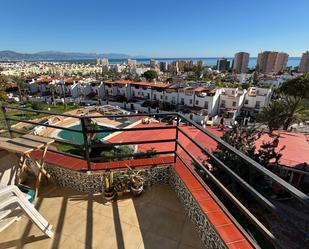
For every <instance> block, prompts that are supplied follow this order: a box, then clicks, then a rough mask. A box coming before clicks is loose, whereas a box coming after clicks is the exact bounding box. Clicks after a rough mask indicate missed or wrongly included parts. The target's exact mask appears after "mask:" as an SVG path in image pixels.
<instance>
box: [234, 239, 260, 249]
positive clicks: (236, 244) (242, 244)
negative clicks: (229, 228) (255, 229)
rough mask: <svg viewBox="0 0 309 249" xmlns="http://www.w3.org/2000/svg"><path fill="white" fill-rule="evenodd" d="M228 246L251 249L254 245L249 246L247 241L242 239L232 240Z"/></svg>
mask: <svg viewBox="0 0 309 249" xmlns="http://www.w3.org/2000/svg"><path fill="white" fill-rule="evenodd" d="M228 248H229V249H251V248H254V247H253V246H251V245H250V243H249V242H248V241H246V240H243V241H237V242H232V243H231V244H228Z"/></svg>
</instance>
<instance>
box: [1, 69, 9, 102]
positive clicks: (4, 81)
mask: <svg viewBox="0 0 309 249" xmlns="http://www.w3.org/2000/svg"><path fill="white" fill-rule="evenodd" d="M8 86H9V81H8V78H7V77H6V76H5V75H2V74H0V101H6V99H7V96H6V92H5V89H7V88H8Z"/></svg>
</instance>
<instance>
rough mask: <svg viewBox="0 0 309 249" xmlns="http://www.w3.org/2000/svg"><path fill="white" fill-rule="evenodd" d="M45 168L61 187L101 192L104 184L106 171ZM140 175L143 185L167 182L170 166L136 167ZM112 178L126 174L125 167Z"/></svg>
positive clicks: (87, 191) (115, 172) (49, 166)
mask: <svg viewBox="0 0 309 249" xmlns="http://www.w3.org/2000/svg"><path fill="white" fill-rule="evenodd" d="M45 169H46V170H47V172H48V173H50V174H51V176H52V179H55V182H56V183H57V184H58V185H60V186H62V187H70V188H72V189H75V190H77V191H80V192H86V193H96V192H102V189H104V185H103V184H105V181H104V179H105V176H106V172H104V171H102V172H97V173H96V172H79V171H75V170H70V169H65V168H61V167H57V166H54V165H45ZM137 171H139V173H140V175H142V176H143V177H144V179H145V184H144V186H145V187H147V186H153V185H156V184H168V183H169V178H170V171H171V167H169V166H156V167H147V168H145V167H144V168H140V169H137ZM113 172H114V179H115V180H117V178H119V177H121V176H123V175H125V174H127V170H126V169H121V170H115V171H113Z"/></svg>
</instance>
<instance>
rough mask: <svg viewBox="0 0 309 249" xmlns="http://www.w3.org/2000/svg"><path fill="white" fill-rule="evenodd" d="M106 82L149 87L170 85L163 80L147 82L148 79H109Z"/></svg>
mask: <svg viewBox="0 0 309 249" xmlns="http://www.w3.org/2000/svg"><path fill="white" fill-rule="evenodd" d="M104 83H106V84H121V85H126V84H131V85H136V86H148V87H158V88H166V87H168V86H169V85H168V84H166V83H163V82H147V81H140V82H137V81H130V80H115V81H111V80H107V81H104Z"/></svg>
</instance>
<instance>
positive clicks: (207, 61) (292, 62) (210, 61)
mask: <svg viewBox="0 0 309 249" xmlns="http://www.w3.org/2000/svg"><path fill="white" fill-rule="evenodd" d="M220 58H222V57H200V58H198V57H195V58H188V57H185V58H154V59H156V60H157V62H167V63H169V62H172V61H175V60H185V61H190V60H192V61H194V62H197V61H199V60H203V61H204V65H206V66H215V65H216V64H217V60H218V59H220ZM226 58H227V59H228V60H229V61H230V63H232V61H233V57H226ZM132 59H134V60H136V61H137V63H138V64H149V63H150V60H151V59H152V58H132ZM256 59H257V57H250V59H249V68H254V67H255V66H256ZM126 60H127V59H109V60H108V61H109V64H121V63H124V62H125V61H126ZM300 60H301V58H300V57H289V60H288V64H287V65H288V67H298V66H299V63H300ZM38 61H46V62H75V63H95V62H96V60H95V59H71V60H38ZM231 65H232V64H231Z"/></svg>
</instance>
